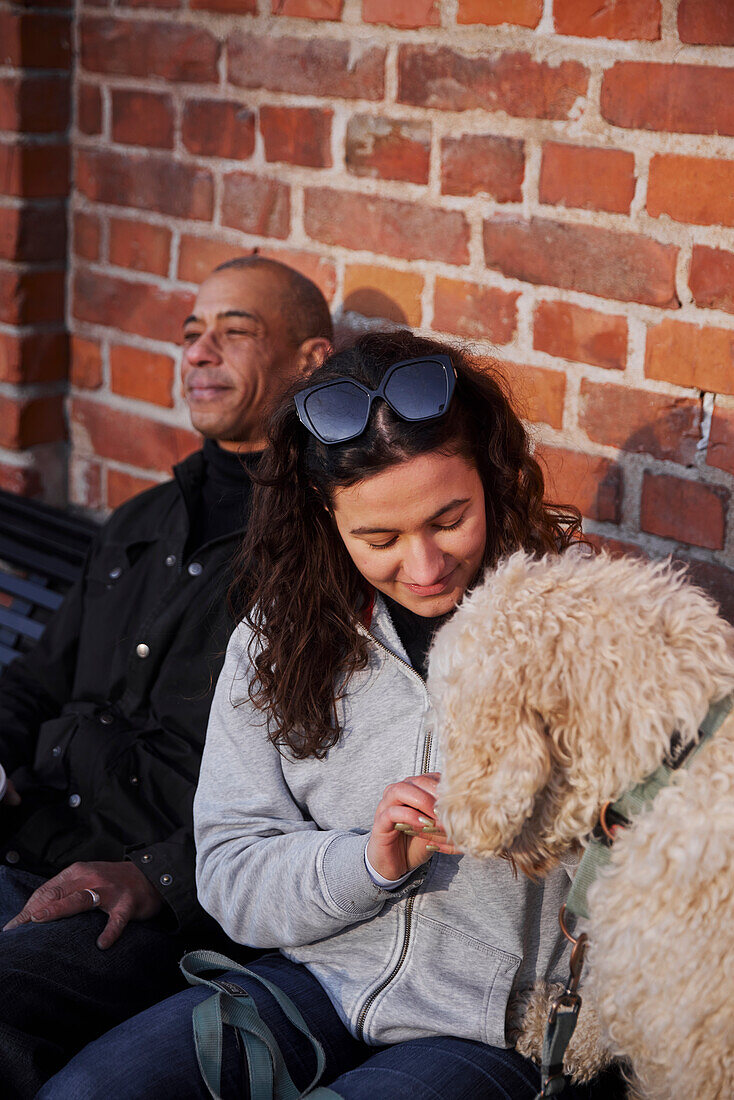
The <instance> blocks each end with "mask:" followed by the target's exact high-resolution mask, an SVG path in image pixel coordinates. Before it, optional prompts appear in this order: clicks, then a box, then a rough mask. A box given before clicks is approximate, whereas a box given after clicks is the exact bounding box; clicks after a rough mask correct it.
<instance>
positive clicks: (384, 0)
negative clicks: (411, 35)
mask: <svg viewBox="0 0 734 1100" xmlns="http://www.w3.org/2000/svg"><path fill="white" fill-rule="evenodd" d="M362 22H363V23H387V24H388V26H390V27H401V28H405V29H410V28H411V27H438V26H440V24H441V13H440V11H439V0H362Z"/></svg>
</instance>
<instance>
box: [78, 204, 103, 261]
mask: <svg viewBox="0 0 734 1100" xmlns="http://www.w3.org/2000/svg"><path fill="white" fill-rule="evenodd" d="M101 233H102V227H101V225H100V221H99V218H97V217H95V215H94V214H87V213H86V212H85V211H83V210H75V211H74V255H75V256H80V257H81V259H83V260H90V261H94V260H98V259H99V254H100V253H99V246H100V239H101Z"/></svg>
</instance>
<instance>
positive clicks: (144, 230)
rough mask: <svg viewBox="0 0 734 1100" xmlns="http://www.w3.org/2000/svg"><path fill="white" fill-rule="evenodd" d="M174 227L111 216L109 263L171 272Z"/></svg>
mask: <svg viewBox="0 0 734 1100" xmlns="http://www.w3.org/2000/svg"><path fill="white" fill-rule="evenodd" d="M170 248H171V231H170V229H166V227H165V226H163V225H150V224H149V223H148V222H138V221H129V220H127V219H124V220H123V219H122V218H110V263H111V264H115V265H116V266H117V267H129V268H132V270H133V271H150V272H152V273H153V274H154V275H167V274H168V257H169V253H170Z"/></svg>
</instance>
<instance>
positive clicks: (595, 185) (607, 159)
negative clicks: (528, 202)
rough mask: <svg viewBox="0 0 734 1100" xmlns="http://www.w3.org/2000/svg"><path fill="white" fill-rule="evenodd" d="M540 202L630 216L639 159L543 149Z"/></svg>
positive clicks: (570, 148) (551, 146)
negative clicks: (636, 160)
mask: <svg viewBox="0 0 734 1100" xmlns="http://www.w3.org/2000/svg"><path fill="white" fill-rule="evenodd" d="M539 186H540V194H539V197H540V201H541V202H547V203H552V204H553V205H556V206H574V207H580V208H581V209H582V210H608V211H609V212H610V213H612V214H629V210H630V204H631V202H632V199H633V197H634V194H635V158H634V155H633V154H632V153H625V152H623V151H622V150H621V149H590V148H584V147H583V146H580V145H560V144H558V143H557V142H554V141H549V142H546V143H545V145H544V146H543V160H542V163H541V166H540V185H539Z"/></svg>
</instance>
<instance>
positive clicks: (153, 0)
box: [101, 0, 194, 11]
mask: <svg viewBox="0 0 734 1100" xmlns="http://www.w3.org/2000/svg"><path fill="white" fill-rule="evenodd" d="M101 6H103V7H107V6H108V4H107V2H106V0H104V2H103V4H102V5H101ZM182 6H183V0H125V7H127V8H161V9H163V10H164V11H175V10H177V9H178V8H180V7H182ZM190 6H191V7H193V6H194V5H193V4H191V5H190Z"/></svg>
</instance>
